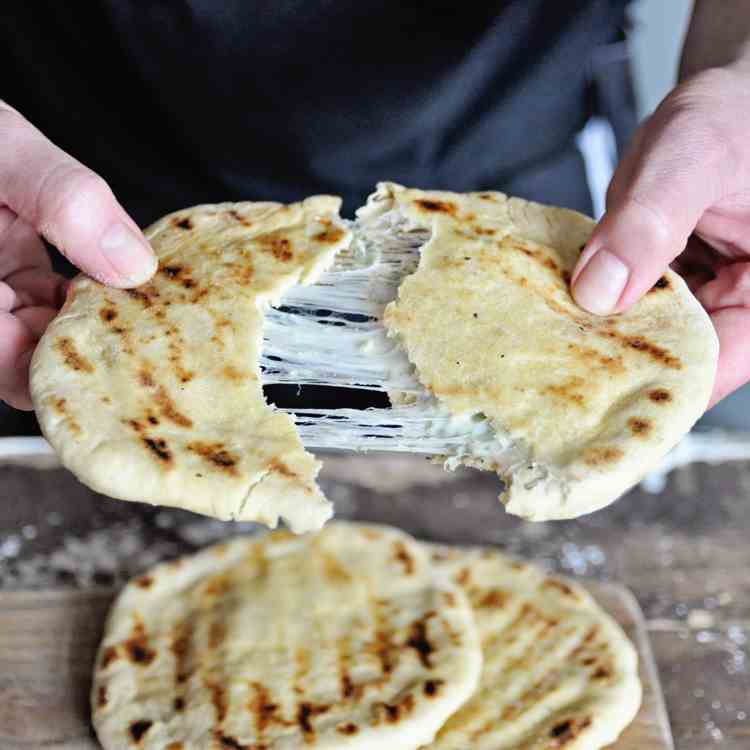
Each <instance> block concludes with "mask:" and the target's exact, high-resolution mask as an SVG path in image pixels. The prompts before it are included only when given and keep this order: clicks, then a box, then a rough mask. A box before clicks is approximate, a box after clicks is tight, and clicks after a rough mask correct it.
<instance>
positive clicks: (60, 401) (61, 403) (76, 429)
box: [47, 396, 81, 435]
mask: <svg viewBox="0 0 750 750" xmlns="http://www.w3.org/2000/svg"><path fill="white" fill-rule="evenodd" d="M47 403H49V404H50V406H52V408H53V409H54V410H55V411H56V412H57V413H58V414H59V415H60V416H61V417H64V418H65V419H66V420H67V424H68V429H69V430H70V431H71V432H72V433H73V434H75V435H80V434H81V425H79V424H78V422H76V420H75V419H73V417H71V416H70V414H69V413H68V408H67V403H68V402H67V399H64V398H55V397H54V396H51V397H50V398H49V400H48V402H47Z"/></svg>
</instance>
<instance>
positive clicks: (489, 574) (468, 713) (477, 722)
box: [428, 546, 641, 750]
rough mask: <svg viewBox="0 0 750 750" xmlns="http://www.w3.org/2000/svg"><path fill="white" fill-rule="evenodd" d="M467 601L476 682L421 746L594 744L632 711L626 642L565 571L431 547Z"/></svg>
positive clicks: (632, 665) (477, 748)
mask: <svg viewBox="0 0 750 750" xmlns="http://www.w3.org/2000/svg"><path fill="white" fill-rule="evenodd" d="M432 563H433V566H434V568H435V570H436V571H437V572H439V573H443V574H446V575H448V576H449V577H450V579H451V580H452V581H454V582H456V583H458V584H459V585H460V586H461V587H462V588H463V590H464V591H465V592H466V594H467V595H468V597H469V600H470V602H471V604H472V607H473V609H474V616H475V619H476V624H477V628H478V630H479V637H480V639H481V642H482V651H483V654H484V666H483V668H482V678H481V681H480V684H479V688H478V689H477V691H476V693H475V694H474V695H473V696H472V698H471V699H470V700H469V701H468V702H467V703H466V704H464V706H463V707H462V708H461V709H460V710H459V711H458V712H456V713H455V714H454V715H453V716H452V717H451V718H450V719H449V720H448V721H447V722H446V724H445V725H444V726H443V728H442V729H441V730H440V732H439V734H438V736H437V738H436V740H435V742H434V743H432V744H431V745H429V746H428V747H429V748H430V750H465V749H466V748H472V750H522V749H523V750H556V749H557V748H561V747H564V748H565V750H598V749H599V748H602V747H605V746H607V745H609V744H610V743H612V742H614V741H615V740H616V739H617V737H618V736H619V735H620V733H621V732H622V731H623V729H625V727H627V726H628V724H629V723H630V722H631V721H632V720H633V718H634V717H635V715H636V713H637V711H638V707H639V706H640V701H641V685H640V681H639V679H638V665H637V656H636V652H635V649H634V648H633V646H632V645H631V643H630V641H629V640H628V639H627V637H626V636H625V634H624V633H623V632H622V630H621V629H620V627H619V626H618V625H617V623H615V622H614V621H613V620H612V619H611V618H610V617H609V616H608V615H607V614H606V613H605V612H603V611H602V609H601V608H600V607H599V606H598V605H597V604H596V603H595V602H594V600H593V599H592V598H591V596H590V595H589V594H588V593H587V592H586V591H585V590H584V589H582V588H581V587H580V586H578V585H577V584H575V583H573V582H572V581H569V580H566V579H561V578H557V577H554V576H549V575H546V574H545V573H544V572H542V571H541V570H540V569H538V568H535V567H533V566H531V565H527V564H524V563H521V562H518V561H516V560H513V559H511V558H508V557H506V556H504V555H503V554H501V553H500V552H497V551H495V550H491V549H476V548H475V549H463V550H462V549H455V548H447V547H438V546H433V547H432Z"/></svg>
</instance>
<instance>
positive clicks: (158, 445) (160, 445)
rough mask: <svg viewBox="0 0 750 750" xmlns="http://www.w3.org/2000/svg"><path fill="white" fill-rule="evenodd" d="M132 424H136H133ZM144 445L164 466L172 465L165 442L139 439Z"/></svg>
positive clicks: (159, 439)
mask: <svg viewBox="0 0 750 750" xmlns="http://www.w3.org/2000/svg"><path fill="white" fill-rule="evenodd" d="M134 424H138V423H137V422H135V423H134ZM141 439H142V440H143V443H144V445H145V446H146V447H147V448H148V449H149V450H150V451H151V452H152V453H153V454H154V455H155V456H156V457H157V458H158V459H159V460H160V461H162V462H164V463H165V464H170V463H172V453H171V452H170V450H169V446H168V445H167V441H166V440H164V438H149V437H144V438H141Z"/></svg>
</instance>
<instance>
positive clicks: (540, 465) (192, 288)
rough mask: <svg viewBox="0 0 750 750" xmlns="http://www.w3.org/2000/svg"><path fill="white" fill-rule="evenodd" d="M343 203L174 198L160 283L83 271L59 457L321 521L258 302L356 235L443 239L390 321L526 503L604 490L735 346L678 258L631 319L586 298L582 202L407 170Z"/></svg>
mask: <svg viewBox="0 0 750 750" xmlns="http://www.w3.org/2000/svg"><path fill="white" fill-rule="evenodd" d="M339 205H340V201H339V200H338V199H337V198H332V197H326V196H318V197H313V198H309V199H308V200H306V201H304V202H302V203H297V204H292V205H289V206H282V205H280V204H273V203H235V204H230V203H227V204H219V205H210V206H198V207H195V208H191V209H186V210H184V211H179V212H177V213H175V214H172V215H170V216H167V217H165V218H164V219H162V220H161V221H159V222H157V223H156V224H155V225H154V226H152V227H151V228H150V229H148V230H147V232H146V236H147V237H148V238H149V240H150V241H151V243H152V245H153V247H154V250H155V251H156V254H157V256H158V258H159V270H158V272H157V274H156V276H155V277H154V279H153V280H152V281H151V282H149V283H148V284H146V285H144V286H142V287H140V288H138V289H133V290H117V289H109V288H107V287H104V286H102V285H101V284H98V283H96V282H94V281H92V280H91V279H87V278H79V279H78V280H77V281H75V282H74V284H73V285H72V287H71V290H70V293H69V295H68V299H67V301H66V303H65V306H64V308H63V310H62V311H61V313H60V315H59V316H58V318H57V319H56V320H54V321H53V323H52V324H51V325H50V326H49V328H48V330H47V332H46V333H45V335H44V336H43V338H42V340H41V342H40V344H39V346H38V348H37V351H36V353H35V356H34V359H33V362H32V367H31V388H32V396H33V399H34V404H35V407H36V411H37V415H38V417H39V422H40V424H41V426H42V429H43V431H44V433H45V435H46V436H47V438H48V439H49V441H50V443H51V444H52V445H53V446H54V448H55V449H56V450H57V452H58V454H59V455H60V457H61V460H62V462H63V464H64V465H65V466H67V467H68V468H70V469H71V470H72V471H73V472H74V473H75V474H76V475H77V476H78V477H79V478H80V479H81V480H82V481H83V482H85V483H86V484H88V485H89V486H91V487H93V488H94V489H96V490H98V491H100V492H103V493H105V494H107V495H110V496H112V497H116V498H122V499H125V500H140V501H145V502H150V503H158V504H163V505H173V506H179V507H185V508H188V509H190V510H193V511H197V512H200V513H205V514H208V515H212V516H216V517H218V518H221V519H238V520H255V521H260V522H262V523H265V524H268V525H269V526H275V525H276V523H277V521H278V519H279V518H282V519H283V520H285V521H286V522H287V524H288V525H289V526H290V527H291V529H292V530H293V531H295V532H305V531H310V530H314V529H318V528H320V527H321V526H322V525H323V523H324V522H325V521H326V520H327V519H328V518H329V517H330V516H331V513H332V508H331V505H330V503H329V502H328V501H327V500H326V499H325V498H324V497H323V495H322V494H321V492H320V490H319V489H318V487H317V485H316V484H315V476H316V474H317V472H318V468H319V464H318V462H317V461H316V460H315V459H314V458H313V456H311V455H310V454H309V453H307V452H306V451H305V450H304V448H303V446H302V443H301V440H300V438H299V435H298V434H297V432H296V428H295V425H294V422H293V420H292V419H291V417H290V416H288V415H286V414H284V413H282V412H280V411H276V410H274V409H273V408H272V407H271V406H269V405H268V404H267V403H266V402H265V400H264V397H263V392H262V388H261V372H260V367H259V364H258V361H259V356H260V349H261V345H262V326H263V313H264V310H265V309H267V307H268V306H269V305H272V304H276V303H278V302H279V301H280V300H281V299H282V297H283V294H284V292H285V291H286V290H288V289H289V288H290V287H291V286H292V285H294V284H313V283H314V282H315V281H316V279H318V278H319V276H320V274H321V273H322V272H323V271H324V270H325V269H326V268H329V267H330V266H331V264H332V263H333V262H334V257H335V255H336V253H337V252H338V251H340V250H343V249H345V248H348V247H349V245H350V243H351V242H352V237H355V238H356V239H357V242H356V243H355V245H356V246H366V247H368V248H375V249H378V248H380V249H381V250H382V249H383V248H386V247H389V246H391V247H392V246H394V245H395V246H399V247H400V245H403V244H404V243H403V242H402V239H403V236H404V235H409V236H411V237H412V238H413V237H414V236H426V237H428V239H427V240H426V242H425V243H424V244H423V245H422V247H421V251H420V254H419V264H418V267H417V269H416V271H415V272H414V273H412V274H410V275H407V276H406V277H405V278H404V279H403V280H402V282H401V284H400V287H399V289H398V297H397V299H395V300H393V301H392V302H391V304H390V305H388V307H387V308H386V309H385V313H384V316H383V321H382V322H383V324H384V325H385V327H386V328H387V330H388V332H389V334H390V335H391V336H393V337H394V338H395V340H397V341H398V342H399V343H400V345H401V346H402V347H403V351H404V352H405V353H406V355H407V356H408V358H409V360H410V362H411V363H412V365H413V367H414V370H415V375H416V377H417V379H418V381H419V382H418V383H417V384H416V385H417V387H419V385H420V384H421V387H423V389H424V393H425V396H426V397H428V398H430V399H432V400H433V401H434V403H436V404H437V405H438V406H439V407H440V408H442V409H447V410H448V412H449V413H450V414H451V415H455V417H460V418H464V419H466V418H468V419H471V420H476V421H477V422H482V423H484V424H486V425H488V429H489V430H490V431H491V435H492V439H491V441H490V445H489V446H487V445H483V446H482V447H481V450H479V449H477V448H476V447H474V449H472V446H468V447H467V448H466V449H465V450H460V451H457V452H455V453H454V454H453V455H447V456H441V457H440V460H443V461H445V462H446V463H447V465H448V466H449V467H452V466H455V465H457V464H461V463H463V464H467V465H470V466H476V467H479V468H484V469H489V470H492V471H496V472H498V473H499V474H500V475H501V476H502V477H503V479H504V481H505V485H506V486H505V492H504V494H503V495H502V496H501V499H502V500H503V502H505V504H506V507H507V509H508V510H509V511H510V512H512V513H515V514H518V515H521V516H523V517H525V518H528V519H531V520H547V519H556V518H572V517H575V516H578V515H581V514H583V513H587V512H590V511H592V510H596V509H597V508H601V507H603V506H605V505H607V504H609V503H610V502H612V501H613V500H615V499H616V498H617V497H619V496H620V495H621V494H622V493H623V492H624V491H625V490H627V489H628V488H629V487H630V486H631V485H632V484H634V483H635V482H636V481H638V480H639V479H640V478H641V477H643V476H644V475H645V473H646V472H648V471H649V470H650V469H651V468H652V467H654V466H655V464H657V463H658V462H659V461H660V459H661V458H662V457H663V456H664V455H665V454H666V453H667V452H668V451H669V450H670V449H671V448H672V447H673V446H674V445H675V444H676V442H677V441H678V440H679V439H680V437H681V436H683V435H684V434H685V433H686V432H687V431H688V430H689V429H690V427H691V426H692V425H693V423H694V422H695V421H696V419H697V418H698V417H699V416H700V415H701V414H702V413H703V411H704V409H705V407H706V404H707V403H708V399H709V396H710V393H711V388H712V384H713V380H714V375H715V370H716V362H717V357H718V342H717V337H716V334H715V332H714V329H713V327H712V325H711V322H710V320H709V318H708V316H707V314H706V313H705V311H704V310H703V309H702V307H701V306H700V305H699V303H698V302H697V301H696V299H695V298H694V297H693V296H692V295H691V293H690V291H689V290H688V289H687V287H686V285H685V284H684V282H683V281H682V279H680V278H679V276H677V275H676V274H674V273H672V272H667V273H665V275H664V276H663V277H662V278H661V279H660V281H659V282H658V283H657V284H656V285H655V287H654V288H653V289H652V290H651V292H649V293H648V294H647V295H646V297H645V298H644V299H643V300H642V301H641V302H639V303H638V304H637V305H635V307H633V308H632V309H631V310H630V311H628V312H627V313H625V314H622V315H616V316H609V317H603V318H601V317H597V316H594V315H590V314H588V313H586V312H585V311H583V310H581V309H580V308H579V307H578V306H577V305H576V304H575V303H574V301H573V299H572V297H571V295H570V291H569V280H570V273H571V271H572V270H573V268H574V265H575V262H576V260H577V258H578V255H579V252H580V250H581V248H582V247H583V246H584V245H585V243H586V241H587V240H588V238H589V237H590V236H591V232H592V229H593V226H594V223H593V222H592V221H591V220H590V219H588V218H587V217H585V216H582V215H581V214H577V213H575V212H573V211H568V210H564V209H558V208H551V207H548V206H542V205H539V204H536V203H530V202H528V201H523V200H520V199H516V198H508V197H507V196H505V195H503V194H502V193H494V192H485V193H470V194H456V193H445V192H436V191H421V190H409V189H406V188H403V187H401V186H399V185H394V184H392V183H384V184H382V185H380V186H379V187H378V190H377V192H375V193H374V194H373V195H372V196H371V198H370V200H369V201H368V203H367V205H366V206H365V207H364V208H362V209H360V211H359V212H358V220H357V222H356V223H355V224H354V226H353V228H352V227H351V226H349V225H347V224H346V223H345V222H343V221H342V220H341V219H340V218H339V216H338V210H339ZM384 227H385V230H384V229H383V228H384ZM399 243H400V244H399ZM406 244H408V243H406ZM412 244H413V243H412ZM353 247H354V245H353ZM322 296H323V298H324V297H325V289H323V290H322ZM355 302H356V300H355V301H353V304H354V303H355ZM353 309H356V305H355V308H353ZM333 364H335V363H332V366H333ZM390 396H391V399H392V401H394V403H399V404H400V403H404V402H406V401H408V400H409V398H410V397H413V396H408V395H407V394H404V393H400V392H398V390H394V389H391V391H390ZM354 447H356V446H354Z"/></svg>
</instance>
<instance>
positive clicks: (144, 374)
mask: <svg viewBox="0 0 750 750" xmlns="http://www.w3.org/2000/svg"><path fill="white" fill-rule="evenodd" d="M138 381H139V382H140V384H141V385H142V386H143V387H144V388H153V387H154V386H155V385H156V383H155V382H154V376H153V375H152V374H151V372H150V371H149V370H147V369H146V368H145V367H143V368H141V369H140V370H139V371H138Z"/></svg>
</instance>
